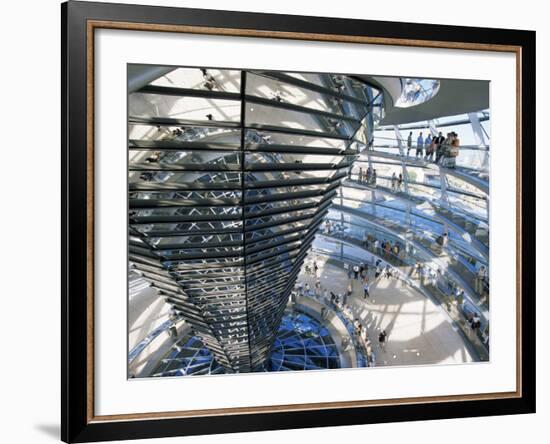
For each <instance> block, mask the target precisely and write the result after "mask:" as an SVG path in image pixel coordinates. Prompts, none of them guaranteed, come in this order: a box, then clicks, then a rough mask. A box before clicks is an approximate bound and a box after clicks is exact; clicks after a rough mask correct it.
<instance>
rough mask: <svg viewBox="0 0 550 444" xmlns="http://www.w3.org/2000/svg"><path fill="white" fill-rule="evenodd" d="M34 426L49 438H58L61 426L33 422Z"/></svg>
mask: <svg viewBox="0 0 550 444" xmlns="http://www.w3.org/2000/svg"><path fill="white" fill-rule="evenodd" d="M34 428H35V429H36V430H38V431H40V432H42V433H43V434H44V435H46V436H49V437H50V438H54V439H55V440H59V439H60V436H61V427H60V426H59V424H35V425H34Z"/></svg>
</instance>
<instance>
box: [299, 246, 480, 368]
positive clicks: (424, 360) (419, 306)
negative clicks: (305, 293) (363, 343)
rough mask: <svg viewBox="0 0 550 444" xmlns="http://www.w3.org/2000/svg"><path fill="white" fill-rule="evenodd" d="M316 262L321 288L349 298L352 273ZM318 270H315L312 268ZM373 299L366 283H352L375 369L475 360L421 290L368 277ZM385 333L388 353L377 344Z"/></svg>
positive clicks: (319, 259) (353, 300)
mask: <svg viewBox="0 0 550 444" xmlns="http://www.w3.org/2000/svg"><path fill="white" fill-rule="evenodd" d="M313 259H315V260H316V263H317V265H318V266H319V271H318V275H319V276H320V278H319V279H320V281H321V287H322V289H325V288H326V289H328V291H329V292H330V291H333V292H334V293H337V294H338V293H341V294H345V293H346V290H347V288H348V283H349V280H348V277H347V271H346V270H343V269H342V268H340V267H338V266H335V265H333V264H330V263H326V259H327V258H326V257H324V256H317V257H315V256H313V255H311V256H310V257H309V259H308V261H307V263H308V264H310V265H311V264H312V263H313ZM312 268H313V267H312ZM369 278H370V298H367V299H364V297H363V284H362V282H361V281H359V280H352V286H353V294H352V296H351V297H350V298H348V300H347V301H346V303H347V305H348V306H349V307H350V309H351V311H352V313H353V315H354V317H355V318H358V319H360V322H361V323H362V324H363V326H364V327H365V326H366V327H367V331H368V334H369V338H370V340H371V342H372V344H373V351H374V352H375V354H376V365H377V366H385V365H414V364H423V365H427V364H458V363H466V362H472V361H473V358H472V356H471V355H470V353H469V351H468V349H467V348H466V345H465V343H464V340H463V338H462V336H461V335H460V333H459V332H458V329H457V328H456V327H455V326H454V325H453V323H452V321H451V319H450V318H449V316H448V315H447V314H446V312H445V311H444V310H443V309H442V308H440V307H438V306H437V305H435V304H434V303H433V302H432V301H431V300H429V299H428V298H426V297H425V296H424V295H422V294H421V293H420V292H418V291H416V290H415V289H413V288H411V287H410V286H409V285H407V284H406V283H404V282H402V281H401V280H398V279H396V278H389V279H387V278H381V279H379V280H378V281H376V282H375V281H374V276H373V272H372V271H371V272H370V273H369ZM298 280H299V281H302V282H304V283H305V282H308V283H309V284H310V286H311V288H312V289H313V288H314V285H315V280H316V278H315V277H314V276H313V275H307V274H306V273H305V272H302V273H300V275H299V277H298ZM382 330H386V332H387V333H388V342H387V344H386V347H385V349H382V348H381V347H380V346H379V344H378V334H379V333H380V331H382Z"/></svg>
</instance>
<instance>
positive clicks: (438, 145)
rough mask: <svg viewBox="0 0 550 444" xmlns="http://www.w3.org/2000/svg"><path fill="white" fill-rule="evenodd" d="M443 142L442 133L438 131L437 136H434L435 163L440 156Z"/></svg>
mask: <svg viewBox="0 0 550 444" xmlns="http://www.w3.org/2000/svg"><path fill="white" fill-rule="evenodd" d="M444 142H445V137H443V133H442V132H441V131H439V134H438V136H437V137H436V144H435V161H436V163H437V162H439V159H440V158H441V155H442V154H443V143H444Z"/></svg>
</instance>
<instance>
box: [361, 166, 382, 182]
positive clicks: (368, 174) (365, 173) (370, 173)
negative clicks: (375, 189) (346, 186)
mask: <svg viewBox="0 0 550 444" xmlns="http://www.w3.org/2000/svg"><path fill="white" fill-rule="evenodd" d="M377 174H378V173H377V172H376V168H372V167H370V166H369V167H368V168H367V169H366V170H363V168H362V167H359V173H358V175H357V180H358V181H359V182H363V183H366V184H368V185H376V179H377Z"/></svg>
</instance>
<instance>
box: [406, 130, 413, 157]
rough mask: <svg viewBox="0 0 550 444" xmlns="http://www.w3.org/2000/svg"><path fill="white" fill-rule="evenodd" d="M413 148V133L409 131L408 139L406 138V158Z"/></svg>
mask: <svg viewBox="0 0 550 444" xmlns="http://www.w3.org/2000/svg"><path fill="white" fill-rule="evenodd" d="M412 146H413V132H412V131H411V132H410V133H409V137H407V157H409V153H410V152H411V149H412Z"/></svg>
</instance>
